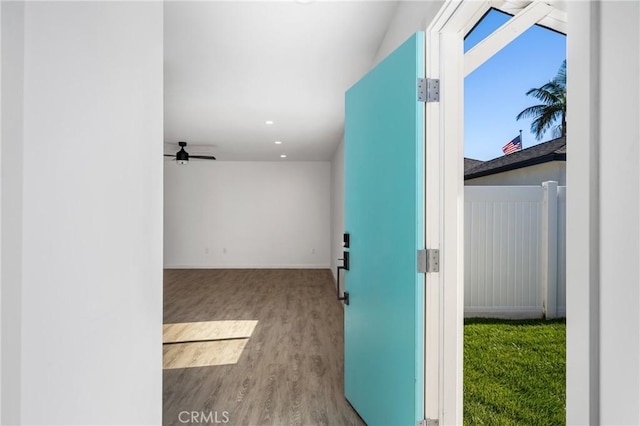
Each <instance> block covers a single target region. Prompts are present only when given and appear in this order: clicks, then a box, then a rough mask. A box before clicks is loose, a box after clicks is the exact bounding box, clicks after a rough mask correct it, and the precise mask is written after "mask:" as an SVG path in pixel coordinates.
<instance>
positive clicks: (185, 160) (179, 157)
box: [164, 141, 216, 165]
mask: <svg viewBox="0 0 640 426" xmlns="http://www.w3.org/2000/svg"><path fill="white" fill-rule="evenodd" d="M178 145H180V151H178V152H176V153H175V155H170V154H165V155H164V156H165V157H175V159H176V162H177V163H178V164H180V165H185V164H189V153H188V152H187V151H185V149H184V147H185V146H187V143H186V142H182V141H181V142H178ZM191 157H192V158H199V159H202V160H215V159H216V157H214V156H212V155H192V156H191Z"/></svg>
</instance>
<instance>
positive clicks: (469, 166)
mask: <svg viewBox="0 0 640 426" xmlns="http://www.w3.org/2000/svg"><path fill="white" fill-rule="evenodd" d="M482 163H483V161H481V160H476V159H474V158H467V157H464V175H465V176H466V175H467V173H469V172H470V171H471V170H473V169H475V168H476V167H478V166H479V165H480V164H482Z"/></svg>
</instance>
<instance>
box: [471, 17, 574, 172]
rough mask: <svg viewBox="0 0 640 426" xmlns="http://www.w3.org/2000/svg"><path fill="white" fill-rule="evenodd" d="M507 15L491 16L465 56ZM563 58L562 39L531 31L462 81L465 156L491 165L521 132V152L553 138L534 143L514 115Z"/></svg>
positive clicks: (526, 121) (531, 100) (530, 101)
mask: <svg viewBox="0 0 640 426" xmlns="http://www.w3.org/2000/svg"><path fill="white" fill-rule="evenodd" d="M509 18H510V16H509V15H505V14H503V13H501V12H497V11H491V12H490V13H489V14H488V15H487V16H486V17H485V19H484V20H483V21H482V22H480V24H479V25H478V26H476V28H475V29H474V30H473V31H472V32H471V33H470V34H469V36H468V37H467V38H466V40H465V51H466V50H469V49H470V48H472V47H473V46H474V45H475V44H476V43H478V42H479V41H481V40H482V39H484V38H485V37H486V36H487V35H489V34H490V33H492V32H493V31H494V30H495V29H497V28H499V27H500V26H501V25H502V24H504V23H505V22H506V21H507V20H509ZM565 58H566V37H565V36H564V35H562V34H558V33H556V32H553V31H551V30H548V29H546V28H542V27H538V26H534V27H532V28H530V29H529V30H528V31H526V32H525V33H524V34H522V35H521V36H520V37H518V38H517V39H516V40H514V41H513V42H512V43H511V44H509V45H508V46H507V47H505V48H504V49H502V50H501V51H500V52H498V54H496V55H495V56H494V57H492V58H491V59H489V61H487V62H485V63H484V64H483V65H482V66H480V67H479V68H478V69H476V70H475V71H474V72H473V73H471V74H469V76H467V78H466V79H465V87H464V89H465V94H464V97H465V114H464V115H465V117H464V118H465V128H464V132H465V136H464V137H465V141H464V155H465V157H470V158H475V159H478V160H490V159H492V158H496V157H499V156H501V155H503V154H502V146H503V145H504V144H506V143H507V142H509V141H510V140H511V139H513V138H514V137H516V136H518V133H519V130H520V129H522V138H523V143H524V146H523V147H524V148H528V147H530V146H532V145H536V144H538V143H541V142H545V141H547V140H550V139H552V138H553V135H552V134H551V133H550V132H548V133H547V134H546V135H545V137H544V138H543V139H542V140H540V141H537V140H536V139H535V136H534V135H533V134H532V133H531V132H530V127H531V119H523V120H519V121H517V120H516V115H518V113H519V112H520V111H522V110H523V109H525V108H526V107H528V106H531V105H534V104H535V103H538V100H537V99H535V98H533V97H531V96H526V95H525V93H526V92H527V91H528V90H529V89H531V88H532V87H540V86H542V85H543V84H544V83H546V82H548V81H549V80H551V79H552V78H553V77H554V76H555V75H556V73H557V71H558V68H559V67H560V65H561V64H562V61H563V60H564V59H565Z"/></svg>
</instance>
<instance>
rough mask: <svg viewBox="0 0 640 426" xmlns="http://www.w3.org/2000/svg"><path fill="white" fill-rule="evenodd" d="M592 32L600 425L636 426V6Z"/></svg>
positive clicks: (605, 6) (639, 138)
mask: <svg viewBox="0 0 640 426" xmlns="http://www.w3.org/2000/svg"><path fill="white" fill-rule="evenodd" d="M600 25H601V37H600V49H601V68H600V72H601V75H600V84H601V88H600V126H601V127H600V190H601V192H600V197H601V198H600V262H601V263H600V268H601V269H600V309H601V310H600V331H601V335H600V339H601V340H600V361H601V363H600V395H601V400H600V403H601V406H600V410H601V411H600V416H601V417H600V418H601V421H602V423H603V424H618V425H622V424H640V411H639V409H640V408H639V401H640V271H639V270H638V263H639V260H640V227H639V220H640V198H639V193H638V182H639V181H640V171H639V170H640V167H639V166H640V163H639V154H640V151H639V149H638V146H639V144H640V128H639V127H638V126H639V124H638V123H639V120H638V117H640V104H639V102H640V99H639V98H638V94H639V93H640V54H639V41H640V30H639V28H640V3H638V2H607V1H605V2H603V3H602V6H601V24H600Z"/></svg>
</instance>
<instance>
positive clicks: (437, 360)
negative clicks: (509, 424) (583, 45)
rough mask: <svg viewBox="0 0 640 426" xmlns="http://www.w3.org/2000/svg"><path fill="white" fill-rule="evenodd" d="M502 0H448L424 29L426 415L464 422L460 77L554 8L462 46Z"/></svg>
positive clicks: (533, 8) (540, 6)
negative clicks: (428, 82)
mask: <svg viewBox="0 0 640 426" xmlns="http://www.w3.org/2000/svg"><path fill="white" fill-rule="evenodd" d="M505 3H506V2H504V1H496V0H486V1H473V0H451V1H447V2H446V3H445V5H443V7H442V8H441V9H440V11H439V12H438V15H436V17H435V18H434V20H433V21H432V22H431V24H430V25H429V27H428V28H427V30H426V37H427V40H426V50H427V51H426V56H425V58H426V77H427V78H433V79H439V80H440V102H437V103H428V104H427V107H426V111H425V114H426V123H427V128H426V131H425V135H426V147H425V156H426V158H425V166H426V184H425V191H426V196H425V200H429V202H427V203H426V206H425V214H426V218H427V220H426V224H425V234H426V235H425V244H426V247H427V248H439V249H440V255H441V258H440V272H438V273H431V274H427V277H426V281H425V285H426V291H425V297H426V302H425V303H426V306H425V308H426V309H425V321H426V324H425V333H426V336H425V342H427V346H426V348H425V418H426V419H438V420H439V424H441V425H460V424H462V400H463V365H462V364H463V332H464V329H463V325H464V161H463V158H464V125H463V123H464V78H465V76H466V75H467V74H468V73H469V72H471V71H472V70H473V69H475V68H477V67H478V66H480V65H481V64H482V63H484V62H485V61H486V60H488V59H489V58H491V57H492V56H493V55H494V54H496V53H497V52H498V51H499V50H500V49H502V48H503V47H504V46H506V45H507V44H508V43H509V42H511V41H512V40H513V39H515V38H516V37H517V36H518V35H520V34H521V33H523V32H524V31H526V30H527V29H528V28H529V27H531V26H532V25H534V24H536V23H538V22H540V20H541V19H551V20H554V19H556V18H555V17H551V18H550V17H549V16H548V15H550V14H551V13H552V12H554V8H553V7H551V6H548V5H546V4H544V3H539V2H534V3H531V4H530V5H529V6H528V7H526V8H525V9H523V10H521V11H519V12H518V13H517V14H516V15H515V16H514V17H513V18H512V19H510V20H509V22H507V23H505V24H504V25H503V26H502V27H501V28H499V29H498V30H496V31H495V32H494V33H493V34H492V35H490V36H489V37H487V38H486V39H485V40H483V41H482V42H481V43H479V44H478V45H477V46H476V47H475V48H474V49H472V50H471V51H469V52H467V53H466V54H465V53H464V37H465V35H466V34H467V33H468V32H469V31H471V29H472V28H473V27H474V26H475V25H476V23H477V22H478V21H480V19H482V17H483V16H484V15H485V14H486V13H487V12H488V11H489V10H490V9H491V8H492V7H500V5H504V4H505Z"/></svg>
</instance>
